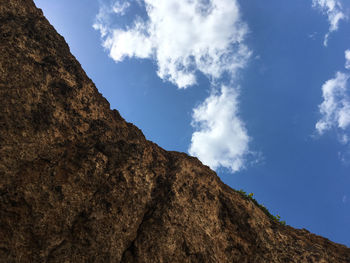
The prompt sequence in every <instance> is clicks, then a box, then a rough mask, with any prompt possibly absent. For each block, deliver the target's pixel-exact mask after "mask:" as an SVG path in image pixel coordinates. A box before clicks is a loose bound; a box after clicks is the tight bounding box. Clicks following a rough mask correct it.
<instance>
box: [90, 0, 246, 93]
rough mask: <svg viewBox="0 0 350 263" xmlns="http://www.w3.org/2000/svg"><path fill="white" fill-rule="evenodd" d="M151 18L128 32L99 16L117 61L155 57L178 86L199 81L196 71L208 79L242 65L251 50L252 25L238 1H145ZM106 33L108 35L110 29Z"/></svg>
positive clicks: (163, 75) (161, 73) (161, 74)
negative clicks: (242, 14) (248, 37)
mask: <svg viewBox="0 0 350 263" xmlns="http://www.w3.org/2000/svg"><path fill="white" fill-rule="evenodd" d="M144 2H145V6H146V11H147V14H148V18H149V19H148V20H147V21H143V20H141V19H138V20H137V21H136V22H135V23H134V25H133V26H131V27H129V28H128V29H126V30H123V29H119V28H109V29H108V30H106V28H107V27H108V25H107V23H105V21H103V20H102V19H97V21H96V23H95V24H94V28H95V29H98V30H101V28H102V30H101V34H102V36H103V37H104V46H105V47H106V48H107V49H108V50H109V51H110V56H111V57H112V58H113V59H114V60H115V61H117V62H119V61H122V60H123V59H124V58H126V57H137V58H152V59H155V60H156V61H157V65H158V76H159V77H160V78H162V79H164V80H168V81H170V82H172V83H174V84H175V85H177V86H178V87H179V88H186V87H188V86H191V85H194V84H196V76H195V73H196V71H201V72H202V73H204V74H205V75H206V76H208V77H209V78H210V79H213V78H219V77H220V76H221V75H222V74H223V73H224V72H225V71H226V72H227V71H228V72H230V73H235V72H236V70H237V69H239V68H243V67H244V65H245V63H246V61H247V58H248V57H249V56H250V54H251V53H250V51H249V50H248V48H247V47H246V46H245V45H244V43H243V40H244V36H245V35H246V33H247V31H248V29H247V26H246V25H245V24H244V23H243V22H242V21H241V18H240V12H239V7H238V4H237V2H236V1H235V0H210V1H209V0H208V1H204V0H191V1H189V0H183V1H179V0H145V1H144ZM106 32H108V33H106Z"/></svg>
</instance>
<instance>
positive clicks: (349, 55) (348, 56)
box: [345, 49, 350, 69]
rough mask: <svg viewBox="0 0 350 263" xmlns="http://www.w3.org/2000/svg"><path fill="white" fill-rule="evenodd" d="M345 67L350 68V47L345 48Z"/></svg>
mask: <svg viewBox="0 0 350 263" xmlns="http://www.w3.org/2000/svg"><path fill="white" fill-rule="evenodd" d="M345 68H346V69H350V49H348V50H345Z"/></svg>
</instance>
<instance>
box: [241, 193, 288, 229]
mask: <svg viewBox="0 0 350 263" xmlns="http://www.w3.org/2000/svg"><path fill="white" fill-rule="evenodd" d="M237 192H238V193H240V194H241V195H242V196H243V197H244V198H245V199H247V200H250V201H252V202H253V203H254V204H256V205H257V206H258V207H259V208H260V209H261V210H262V211H263V212H264V213H265V214H266V215H267V216H268V217H269V218H270V219H271V220H273V221H275V222H278V223H280V224H281V225H284V226H285V225H286V221H283V220H281V216H280V215H276V216H274V215H273V214H271V213H270V211H269V210H268V209H267V208H266V207H265V206H264V205H261V204H259V203H258V201H256V200H255V198H253V196H254V194H253V193H249V194H247V193H246V192H245V191H244V190H243V189H241V190H239V191H237Z"/></svg>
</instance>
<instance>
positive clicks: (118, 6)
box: [112, 1, 130, 15]
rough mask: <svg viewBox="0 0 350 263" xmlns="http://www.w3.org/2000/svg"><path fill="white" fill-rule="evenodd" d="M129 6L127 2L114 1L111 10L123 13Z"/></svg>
mask: <svg viewBox="0 0 350 263" xmlns="http://www.w3.org/2000/svg"><path fill="white" fill-rule="evenodd" d="M129 6H130V3H129V2H119V1H117V2H115V3H114V5H113V6H112V10H113V12H114V13H116V14H120V15H124V14H125V10H126V9H128V7H129Z"/></svg>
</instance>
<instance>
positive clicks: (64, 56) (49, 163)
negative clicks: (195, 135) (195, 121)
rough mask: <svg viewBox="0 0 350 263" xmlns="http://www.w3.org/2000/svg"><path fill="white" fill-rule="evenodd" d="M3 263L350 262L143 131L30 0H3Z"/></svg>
mask: <svg viewBox="0 0 350 263" xmlns="http://www.w3.org/2000/svg"><path fill="white" fill-rule="evenodd" d="M0 54H1V56H0V99H1V100H0V102H1V103H0V261H1V262H240V263H244V262H247V263H251V262H298V263H299V262H332V263H333V262H347V263H349V262H350V249H349V248H346V247H345V246H342V245H339V244H335V243H332V242H330V241H329V240H327V239H325V238H322V237H319V236H316V235H314V234H311V233H309V232H307V231H306V230H297V229H293V228H291V227H289V226H283V225H282V224H280V223H279V222H277V221H276V220H273V219H271V218H270V217H269V215H268V213H266V212H265V211H264V209H262V208H261V207H260V206H258V205H257V204H256V202H254V200H252V199H250V198H247V197H245V196H243V195H242V194H240V193H238V192H236V191H235V190H233V189H231V188H229V187H228V186H226V185H225V184H223V183H222V182H221V181H220V179H219V178H218V177H217V175H216V174H215V173H214V172H213V171H211V170H210V169H209V168H208V167H206V166H203V165H202V164H201V163H200V162H199V161H198V160H197V159H196V158H192V157H189V156H187V155H186V154H183V153H177V152H167V151H165V150H163V149H161V148H160V147H158V146H157V145H155V144H154V143H152V142H149V141H147V140H146V139H145V137H144V136H143V134H142V132H141V131H140V130H139V129H138V128H136V127H135V126H134V125H132V124H130V123H127V122H125V121H124V119H123V118H122V117H121V116H120V115H119V113H118V112H117V111H116V110H110V106H109V103H108V102H107V101H106V100H105V99H104V98H103V97H102V96H101V94H100V93H98V91H97V89H96V87H95V85H94V84H93V83H92V81H91V80H90V79H89V78H88V77H87V76H86V74H85V72H84V71H83V70H82V68H81V66H80V64H79V62H77V61H76V59H75V58H74V57H73V56H72V55H71V53H70V51H69V47H68V45H67V44H66V42H65V41H64V39H63V37H61V36H60V35H59V34H58V33H57V32H56V31H55V29H54V28H53V27H52V26H51V25H50V24H49V22H48V21H47V20H46V19H45V17H44V16H43V14H42V12H41V10H40V9H37V8H36V7H35V5H34V3H33V2H32V0H0Z"/></svg>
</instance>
